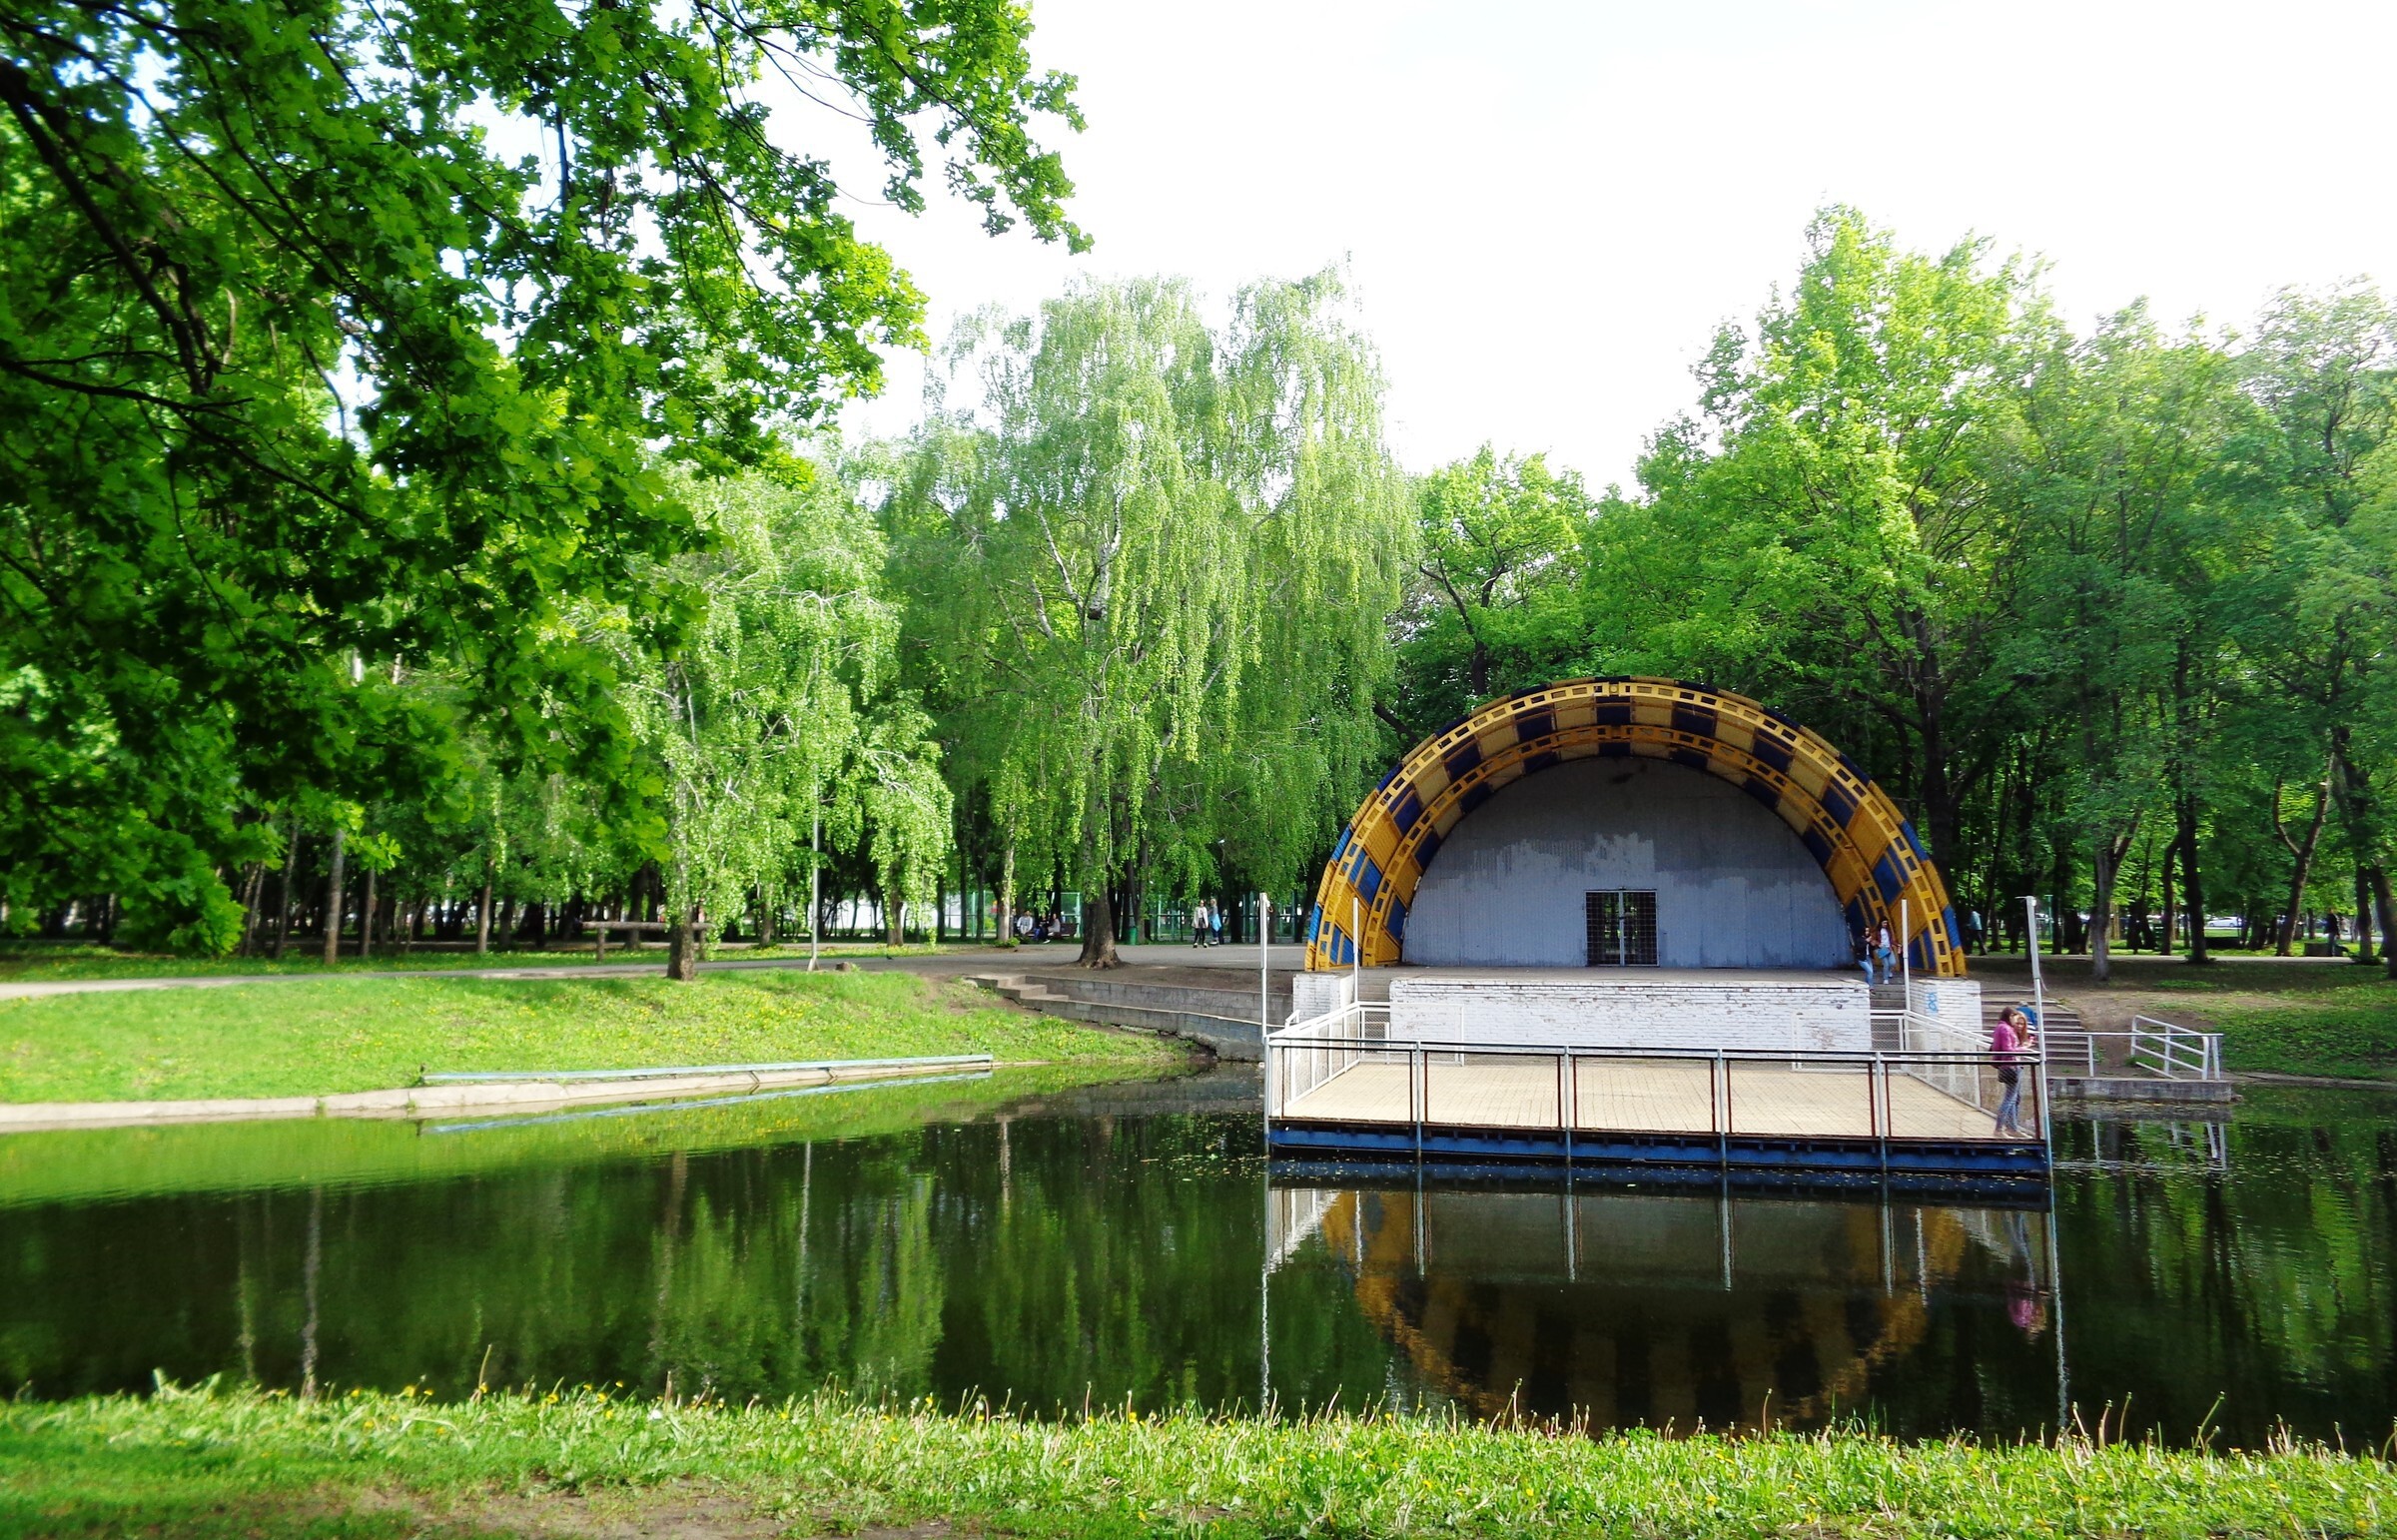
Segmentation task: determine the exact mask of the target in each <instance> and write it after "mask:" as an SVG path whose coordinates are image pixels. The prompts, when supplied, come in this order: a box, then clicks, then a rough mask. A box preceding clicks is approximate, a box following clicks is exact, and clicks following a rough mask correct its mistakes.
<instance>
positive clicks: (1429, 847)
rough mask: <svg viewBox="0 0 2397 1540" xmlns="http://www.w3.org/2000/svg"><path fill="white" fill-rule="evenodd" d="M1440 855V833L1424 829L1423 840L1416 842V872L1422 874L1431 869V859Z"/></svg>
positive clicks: (1435, 830)
mask: <svg viewBox="0 0 2397 1540" xmlns="http://www.w3.org/2000/svg"><path fill="white" fill-rule="evenodd" d="M1439 853H1440V831H1439V830H1437V829H1432V828H1426V829H1424V831H1423V838H1421V839H1420V840H1417V841H1416V842H1415V870H1416V871H1418V872H1420V871H1423V870H1425V869H1427V868H1429V867H1430V865H1431V858H1432V857H1434V856H1436V855H1438V854H1439Z"/></svg>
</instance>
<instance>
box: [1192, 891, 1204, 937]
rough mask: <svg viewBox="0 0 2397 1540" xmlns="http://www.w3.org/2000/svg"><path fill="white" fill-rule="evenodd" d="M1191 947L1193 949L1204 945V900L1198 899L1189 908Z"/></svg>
mask: <svg viewBox="0 0 2397 1540" xmlns="http://www.w3.org/2000/svg"><path fill="white" fill-rule="evenodd" d="M1191 945H1192V946H1194V947H1203V946H1205V945H1206V900H1204V899H1200V900H1199V902H1198V903H1196V904H1193V905H1192V906H1191Z"/></svg>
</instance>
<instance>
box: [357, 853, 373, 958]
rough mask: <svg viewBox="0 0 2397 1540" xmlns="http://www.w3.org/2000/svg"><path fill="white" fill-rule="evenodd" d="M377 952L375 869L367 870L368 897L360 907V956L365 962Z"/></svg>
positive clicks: (360, 901) (360, 903)
mask: <svg viewBox="0 0 2397 1540" xmlns="http://www.w3.org/2000/svg"><path fill="white" fill-rule="evenodd" d="M374 952H375V868H373V867H371V866H370V867H368V868H367V892H366V897H364V898H363V899H361V900H359V905H358V955H359V958H360V959H361V960H362V961H363V960H364V959H366V958H368V957H371V956H373V955H374Z"/></svg>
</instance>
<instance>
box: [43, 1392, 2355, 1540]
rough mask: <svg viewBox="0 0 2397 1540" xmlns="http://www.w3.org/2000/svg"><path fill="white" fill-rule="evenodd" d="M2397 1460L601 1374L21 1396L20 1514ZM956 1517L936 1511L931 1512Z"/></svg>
mask: <svg viewBox="0 0 2397 1540" xmlns="http://www.w3.org/2000/svg"><path fill="white" fill-rule="evenodd" d="M2392 1515H2397V1468H2393V1467H2391V1466H2390V1465H2388V1464H2385V1463H2382V1462H2380V1461H2377V1460H2374V1459H2371V1458H2369V1457H2361V1458H2359V1457H2355V1456H2350V1455H2344V1454H2335V1453H2332V1452H2330V1451H2328V1450H2325V1449H2321V1448H2314V1447H2295V1448H2284V1449H2279V1450H2275V1451H2273V1452H2270V1453H2266V1454H2258V1455H2220V1454H2201V1453H2180V1452H2168V1451H2164V1450H2160V1449H2157V1448H2155V1447H2153V1446H2150V1445H2139V1444H2130V1445H2124V1444H2112V1445H2103V1446H2097V1445H2091V1444H2087V1443H2079V1442H2075V1443H2069V1444H2066V1445H2063V1446H2061V1447H2047V1446H2042V1445H2037V1444H2009V1445H1980V1444H1973V1443H1965V1442H1956V1443H1933V1444H1919V1445H1908V1444H1901V1443H1895V1442H1890V1441H1886V1440H1882V1439H1878V1438H1871V1437H1867V1436H1864V1435H1861V1434H1856V1433H1834V1434H1829V1435H1825V1436H1820V1437H1814V1436H1794V1435H1778V1436H1771V1437H1762V1438H1744V1439H1725V1438H1718V1437H1712V1436H1699V1437H1692V1438H1678V1439H1667V1438H1660V1437H1655V1436H1651V1435H1628V1436H1619V1437H1604V1438H1598V1439H1589V1438H1583V1437H1580V1436H1576V1435H1573V1434H1571V1433H1566V1434H1564V1435H1563V1436H1559V1435H1558V1433H1557V1432H1556V1431H1555V1430H1548V1429H1543V1430H1520V1431H1505V1430H1490V1429H1485V1428H1479V1427H1471V1426H1459V1425H1455V1424H1445V1423H1439V1422H1432V1421H1424V1420H1415V1419H1406V1418H1388V1417H1373V1418H1360V1417H1355V1416H1350V1415H1346V1414H1341V1415H1336V1416H1328V1417H1312V1418H1305V1419H1299V1420H1288V1419H1278V1420H1270V1421H1256V1420H1250V1421H1241V1420H1231V1419H1215V1418H1204V1417H1199V1416H1169V1417H1164V1418H1157V1419H1135V1418H1132V1417H1129V1416H1099V1417H1095V1418H1092V1419H1089V1420H1087V1421H1077V1422H1069V1423H1063V1424H1046V1423H1037V1422H1029V1421H1024V1420H1020V1419H1017V1418H1014V1417H1010V1416H1006V1415H1003V1414H1002V1415H989V1414H984V1413H981V1412H980V1411H978V1410H976V1409H967V1410H966V1411H965V1412H964V1414H962V1415H960V1414H953V1413H950V1412H946V1411H942V1410H937V1409H934V1408H932V1407H929V1406H924V1405H921V1404H918V1405H911V1406H883V1407H861V1406H856V1405H852V1404H848V1403H844V1402H841V1401H838V1400H834V1399H829V1398H822V1399H807V1400H799V1401H792V1402H786V1403H784V1404H781V1405H775V1406H763V1405H751V1406H747V1407H738V1408H734V1407H724V1406H718V1405H704V1406H692V1405H688V1404H684V1405H664V1404H654V1403H642V1402H624V1401H616V1400H611V1399H609V1398H608V1397H607V1396H605V1395H603V1394H600V1393H596V1392H587V1391H578V1392H569V1393H567V1394H564V1395H563V1396H560V1395H556V1394H548V1395H534V1394H531V1393H526V1394H521V1395H515V1394H504V1395H493V1396H488V1397H484V1398H482V1399H479V1400H475V1401H469V1402H463V1403H447V1404H444V1403H438V1402H434V1401H430V1400H425V1399H419V1398H415V1397H411V1396H407V1395H404V1394H400V1395H356V1396H338V1397H335V1398H333V1399H331V1400H328V1401H322V1402H317V1403H313V1404H311V1403H301V1402H296V1401H293V1400H289V1399H286V1398H283V1397H280V1396H272V1397H270V1396H260V1395H254V1394H250V1393H245V1392H223V1393H216V1392H168V1393H165V1394H162V1395H160V1396H158V1397H156V1398H152V1399H146V1400H132V1399H118V1398H106V1399H94V1400H85V1401H75V1402H66V1403H51V1404H45V1403H41V1402H26V1401H19V1402H10V1403H6V1404H0V1533H5V1534H10V1535H17V1534H41V1535H45V1536H59V1537H86V1536H88V1537H98V1536H103V1535H106V1536H116V1535H125V1534H172V1535H177V1536H212V1537H213V1536H225V1537H229V1540H230V1537H233V1536H244V1537H257V1540H286V1537H297V1536H317V1537H323V1536H358V1537H367V1536H376V1537H381V1536H390V1537H394V1540H398V1537H400V1536H415V1535H428V1534H430V1535H457V1536H464V1535H505V1534H523V1535H531V1534H543V1535H554V1534H563V1533H607V1534H626V1535H630V1534H677V1535H687V1536H711V1535H725V1536H730V1535H763V1534H772V1533H776V1532H778V1531H779V1532H787V1533H793V1534H800V1535H807V1534H820V1533H855V1532H857V1531H858V1530H859V1529H860V1528H862V1527H864V1526H868V1525H894V1526H896V1525H911V1526H913V1525H924V1526H927V1527H923V1528H914V1527H911V1528H908V1529H905V1530H891V1531H884V1532H885V1533H894V1534H896V1533H905V1534H909V1535H930V1534H936V1533H943V1532H946V1526H947V1525H950V1524H954V1525H955V1526H957V1528H958V1529H959V1530H960V1531H963V1532H965V1533H977V1532H979V1533H986V1534H1021V1535H1078V1536H1082V1535H1088V1536H1108V1535H1124V1536H1129V1535H1190V1534H1208V1535H1223V1536H1266V1535H1277V1536H1278V1535H1313V1534H1321V1535H1347V1536H1364V1535H1397V1534H1425V1533H1430V1534H1444V1535H1468V1536H1480V1535H1490V1536H1502V1535H1503V1536H1533V1535H1540V1536H1546V1535H1607V1536H1632V1537H1659V1540H1661V1537H1666V1536H1672V1537H1690V1540H1711V1537H1716V1536H1805V1537H1824V1540H1828V1537H1832V1536H1865V1535H1871V1536H1876V1537H1909V1536H1926V1537H1928V1536H1944V1537H1945V1536H1953V1537H1958V1540H1981V1537H1991V1540H1996V1537H2007V1540H2011V1537H2014V1536H2022V1535H2088V1536H2120V1535H2141V1536H2148V1537H2156V1540H2166V1537H2182V1536H2186V1537H2191V1540H2194V1537H2199V1536H2209V1537H2210V1536H2245V1535H2259V1536H2260V1535H2285V1536H2299V1535H2363V1534H2385V1533H2387V1532H2388V1525H2389V1523H2390V1519H2391V1516H2392ZM932 1525H940V1526H942V1527H941V1528H933V1527H929V1526H932Z"/></svg>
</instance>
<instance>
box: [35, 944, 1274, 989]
mask: <svg viewBox="0 0 2397 1540" xmlns="http://www.w3.org/2000/svg"><path fill="white" fill-rule="evenodd" d="M1270 950H1271V953H1272V958H1271V963H1272V966H1273V967H1274V968H1275V969H1276V970H1284V969H1293V968H1298V967H1301V966H1303V965H1304V963H1305V961H1306V950H1305V948H1303V947H1293V946H1285V945H1278V944H1277V945H1275V946H1274V947H1272V948H1271V949H1270ZM1080 953H1081V948H1080V945H1079V944H1078V943H1074V942H1056V943H1052V944H1050V945H1047V946H1039V947H1017V948H1014V949H1009V948H1004V947H974V948H959V949H957V950H955V951H948V952H940V953H935V954H932V955H929V956H923V957H855V956H844V955H842V954H840V953H833V952H827V953H825V954H824V956H823V958H822V959H821V961H820V962H819V963H818V964H817V966H818V967H819V968H829V967H832V966H834V965H836V964H839V963H847V964H849V965H850V966H852V967H854V968H859V969H865V970H868V971H872V972H885V971H895V972H900V973H916V974H925V975H929V976H932V977H935V978H939V977H953V976H955V975H958V974H967V973H993V972H1008V973H1015V972H1021V971H1024V970H1027V969H1039V970H1044V971H1054V970H1056V969H1058V968H1071V967H1073V966H1074V960H1075V958H1076V957H1078V956H1079V955H1080ZM536 955H537V954H536ZM1117 955H1118V956H1120V957H1122V958H1123V960H1124V961H1125V962H1126V963H1128V964H1138V965H1147V966H1172V967H1177V968H1224V969H1234V970H1239V971H1242V972H1247V973H1253V972H1254V971H1255V968H1256V948H1255V947H1254V946H1246V947H1235V946H1223V947H1190V946H1174V945H1156V946H1148V945H1144V946H1135V947H1120V948H1118V949H1117ZM806 967H807V959H806V958H804V957H761V958H743V957H722V958H717V959H716V960H714V961H713V962H706V963H701V964H700V965H699V971H700V972H702V973H738V972H742V971H746V970H750V969H770V968H798V969H805V968H806ZM664 971H665V954H664V952H663V951H652V952H644V953H643V954H641V957H640V960H639V961H637V962H630V963H505V964H498V965H491V966H484V967H480V968H391V969H376V968H345V969H338V970H335V971H332V972H315V973H237V974H193V975H185V976H182V977H175V978H130V979H51V980H16V981H7V982H0V1000H21V999H28V998H32V997H36V996H42V995H91V994H104V993H109V992H113V991H119V990H176V989H222V988H226V987H229V986H232V985H237V984H307V983H318V982H322V981H324V980H326V979H606V978H641V977H646V976H651V975H656V974H660V973H663V972H664Z"/></svg>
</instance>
